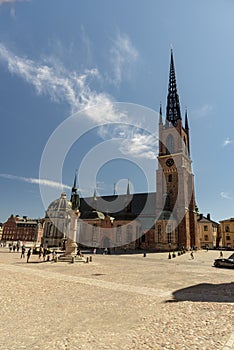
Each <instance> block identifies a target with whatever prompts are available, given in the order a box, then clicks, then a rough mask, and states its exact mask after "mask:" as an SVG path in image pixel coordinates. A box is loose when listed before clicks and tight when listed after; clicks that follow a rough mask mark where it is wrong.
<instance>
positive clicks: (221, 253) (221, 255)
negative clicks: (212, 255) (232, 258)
mask: <svg viewBox="0 0 234 350" xmlns="http://www.w3.org/2000/svg"><path fill="white" fill-rule="evenodd" d="M219 256H220V258H222V257H223V252H222V250H221V252H220V254H219Z"/></svg>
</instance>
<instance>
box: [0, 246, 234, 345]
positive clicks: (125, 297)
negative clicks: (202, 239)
mask: <svg viewBox="0 0 234 350" xmlns="http://www.w3.org/2000/svg"><path fill="white" fill-rule="evenodd" d="M230 254H231V252H224V256H225V257H226V256H229V255H230ZM194 255H195V259H194V260H191V259H190V255H189V254H188V253H187V254H185V255H182V256H177V257H176V258H175V259H171V260H168V258H167V253H152V254H149V253H148V254H147V256H146V257H145V258H144V257H143V254H130V255H128V254H125V255H99V254H97V255H93V262H92V263H89V264H84V263H76V264H69V263H65V262H58V263H54V262H39V259H38V256H36V255H32V256H31V259H30V262H29V263H28V264H27V263H26V261H25V260H24V259H20V254H19V253H9V252H8V250H7V249H3V248H2V249H0V288H1V289H0V315H1V317H0V350H16V349H17V350H18V349H32V350H34V349H35V350H36V349H41V350H46V349H56V350H60V349H61V350H63V349H64V350H65V349H66V350H76V349H85V350H101V349H110V350H112V349H113V350H117V349H118V350H122V349H123V350H130V349H136V350H141V349H153V350H156V349H157V350H164V349H165V350H173V349H178V350H187V349H189V350H195V349H199V350H203V349H204V350H211V349H212V350H214V349H215V350H231V349H234V333H233V324H234V322H233V320H234V283H233V280H234V278H233V277H234V271H233V270H228V269H216V268H214V267H212V264H213V260H214V259H215V258H217V257H218V255H219V252H216V251H208V252H205V251H198V252H196V253H195V254H194Z"/></svg>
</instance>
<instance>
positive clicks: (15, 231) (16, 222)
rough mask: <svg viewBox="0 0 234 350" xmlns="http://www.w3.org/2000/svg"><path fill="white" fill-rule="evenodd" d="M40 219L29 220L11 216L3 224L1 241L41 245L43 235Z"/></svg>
mask: <svg viewBox="0 0 234 350" xmlns="http://www.w3.org/2000/svg"><path fill="white" fill-rule="evenodd" d="M43 222H44V220H42V219H29V218H27V217H26V216H24V217H22V218H21V217H19V216H18V215H16V216H14V215H11V216H10V217H9V219H8V220H7V221H6V222H5V223H4V224H3V232H2V241H27V242H34V243H41V237H42V235H43Z"/></svg>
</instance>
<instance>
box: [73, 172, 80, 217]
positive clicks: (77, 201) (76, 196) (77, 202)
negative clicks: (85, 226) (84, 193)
mask: <svg viewBox="0 0 234 350" xmlns="http://www.w3.org/2000/svg"><path fill="white" fill-rule="evenodd" d="M76 180H77V170H76V172H75V177H74V184H73V187H72V193H71V203H72V210H78V209H79V207H80V197H79V194H78V193H77V187H76Z"/></svg>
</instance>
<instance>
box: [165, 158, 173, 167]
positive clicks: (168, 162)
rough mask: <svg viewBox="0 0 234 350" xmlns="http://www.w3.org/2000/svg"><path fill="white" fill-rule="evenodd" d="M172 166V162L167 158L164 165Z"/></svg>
mask: <svg viewBox="0 0 234 350" xmlns="http://www.w3.org/2000/svg"><path fill="white" fill-rule="evenodd" d="M173 164H174V160H173V159H172V158H168V159H167V160H166V165H167V166H172V165H173Z"/></svg>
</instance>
